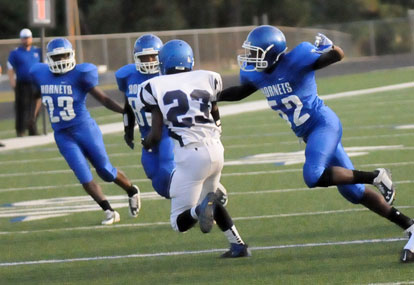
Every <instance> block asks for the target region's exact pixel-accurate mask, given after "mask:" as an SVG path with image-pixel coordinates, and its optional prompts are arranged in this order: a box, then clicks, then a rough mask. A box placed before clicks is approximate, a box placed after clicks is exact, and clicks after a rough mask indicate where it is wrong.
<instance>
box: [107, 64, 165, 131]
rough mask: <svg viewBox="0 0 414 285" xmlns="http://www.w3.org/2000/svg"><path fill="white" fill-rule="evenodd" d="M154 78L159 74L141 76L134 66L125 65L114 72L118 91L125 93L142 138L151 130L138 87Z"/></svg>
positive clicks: (147, 113) (149, 117)
mask: <svg viewBox="0 0 414 285" xmlns="http://www.w3.org/2000/svg"><path fill="white" fill-rule="evenodd" d="M156 76H159V74H158V73H156V74H142V73H141V72H139V71H138V70H137V69H136V67H135V64H128V65H125V66H123V67H121V68H120V69H118V70H117V72H115V77H116V82H117V83H118V89H119V90H120V91H122V92H124V93H125V97H126V98H125V99H126V100H128V104H129V105H130V106H131V108H132V110H133V111H134V114H135V118H136V120H137V123H138V127H139V131H140V133H141V137H142V138H145V137H146V135H147V134H148V133H149V132H150V130H151V113H150V112H149V111H145V105H144V104H143V103H142V102H141V99H140V97H139V95H138V86H139V85H140V84H141V83H142V82H144V81H146V80H148V79H151V78H153V77H156Z"/></svg>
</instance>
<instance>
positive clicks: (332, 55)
mask: <svg viewBox="0 0 414 285" xmlns="http://www.w3.org/2000/svg"><path fill="white" fill-rule="evenodd" d="M344 56H345V54H344V51H343V50H342V49H341V48H340V47H339V46H333V47H332V50H331V51H329V52H327V53H324V54H323V55H321V56H320V57H319V59H318V60H317V61H316V62H315V64H314V65H313V69H315V70H316V69H321V68H324V67H327V66H328V65H331V64H333V63H335V62H338V61H341V60H342V59H343V58H344Z"/></svg>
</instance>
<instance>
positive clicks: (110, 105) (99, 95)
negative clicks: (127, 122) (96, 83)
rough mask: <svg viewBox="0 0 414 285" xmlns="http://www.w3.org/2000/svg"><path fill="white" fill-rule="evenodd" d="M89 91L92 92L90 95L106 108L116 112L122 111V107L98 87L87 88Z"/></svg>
mask: <svg viewBox="0 0 414 285" xmlns="http://www.w3.org/2000/svg"><path fill="white" fill-rule="evenodd" d="M89 93H91V94H92V96H93V97H94V98H95V99H96V100H98V101H99V102H100V103H101V104H102V105H104V106H105V107H106V108H107V109H109V110H111V111H114V112H117V113H121V114H122V113H123V112H124V108H123V107H122V106H121V105H119V104H118V103H117V102H115V101H114V100H112V99H111V98H109V97H108V96H107V95H106V94H105V93H104V92H103V91H102V90H101V89H99V88H98V87H93V88H92V89H91V90H89Z"/></svg>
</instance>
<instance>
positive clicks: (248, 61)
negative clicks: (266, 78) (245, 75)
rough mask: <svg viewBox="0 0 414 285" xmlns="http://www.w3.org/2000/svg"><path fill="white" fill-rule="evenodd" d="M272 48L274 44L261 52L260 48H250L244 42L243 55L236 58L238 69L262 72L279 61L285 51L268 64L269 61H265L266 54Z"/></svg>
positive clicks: (247, 43)
mask: <svg viewBox="0 0 414 285" xmlns="http://www.w3.org/2000/svg"><path fill="white" fill-rule="evenodd" d="M273 47H274V44H271V45H269V46H268V47H267V48H266V50H263V49H262V48H260V47H257V46H252V45H251V44H250V42H247V41H245V42H244V43H243V45H242V48H243V49H244V54H241V55H238V56H237V62H238V63H239V66H240V69H241V70H243V71H259V72H260V71H263V70H265V69H266V68H268V67H269V66H271V65H272V64H273V63H275V62H277V61H278V60H279V57H280V56H281V55H282V54H283V53H284V52H285V51H286V50H287V48H286V49H285V50H283V51H282V52H280V53H279V54H278V55H277V56H276V59H275V60H274V61H272V62H269V59H266V56H267V54H268V52H269V51H270V50H271V49H272V48H273Z"/></svg>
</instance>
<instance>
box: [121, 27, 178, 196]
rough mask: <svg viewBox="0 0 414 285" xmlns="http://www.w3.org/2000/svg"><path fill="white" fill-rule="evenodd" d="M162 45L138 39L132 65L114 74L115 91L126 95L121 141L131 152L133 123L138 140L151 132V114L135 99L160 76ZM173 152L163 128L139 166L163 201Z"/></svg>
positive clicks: (149, 37)
mask: <svg viewBox="0 0 414 285" xmlns="http://www.w3.org/2000/svg"><path fill="white" fill-rule="evenodd" d="M162 45H163V44H162V41H161V40H160V39H159V38H158V37H157V36H155V35H152V34H146V35H143V36H141V37H139V38H138V39H137V40H136V41H135V44H134V61H135V64H128V65H125V66H123V67H121V68H120V69H119V70H118V71H117V72H116V73H115V77H116V81H117V83H118V88H119V90H120V91H122V92H123V93H125V111H126V112H125V114H124V125H125V135H124V139H125V142H126V143H127V144H128V146H129V147H130V148H131V149H133V148H134V126H135V121H136V122H137V123H138V127H139V131H140V133H141V138H145V137H146V136H147V134H148V133H149V132H150V130H151V117H150V116H151V113H149V112H148V110H145V108H144V107H145V106H144V104H143V103H142V102H141V100H140V98H139V96H138V85H139V84H141V83H142V82H144V81H146V80H148V79H150V78H153V77H155V76H159V61H158V52H159V50H160V49H161V47H162ZM173 148H174V144H173V142H172V140H171V139H170V137H169V136H168V130H167V128H166V127H165V126H164V128H163V132H162V139H161V141H160V143H159V145H158V146H157V147H155V148H153V149H152V151H151V152H150V151H147V150H146V149H144V148H143V149H142V156H141V163H142V166H143V167H144V171H145V174H146V175H147V177H148V178H149V179H151V181H152V186H153V188H154V189H155V191H156V192H157V193H158V194H159V195H161V196H163V197H165V198H170V197H169V191H168V189H169V183H170V178H171V173H172V172H173V170H174V168H175V163H174V154H173Z"/></svg>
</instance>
